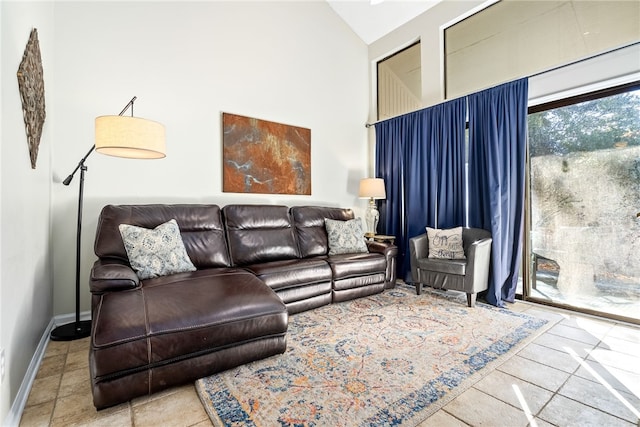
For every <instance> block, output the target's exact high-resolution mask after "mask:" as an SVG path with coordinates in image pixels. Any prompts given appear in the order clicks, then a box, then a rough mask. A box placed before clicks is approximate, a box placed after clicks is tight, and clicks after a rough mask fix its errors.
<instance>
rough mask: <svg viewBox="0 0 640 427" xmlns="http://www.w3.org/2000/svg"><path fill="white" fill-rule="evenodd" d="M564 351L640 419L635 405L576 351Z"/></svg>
mask: <svg viewBox="0 0 640 427" xmlns="http://www.w3.org/2000/svg"><path fill="white" fill-rule="evenodd" d="M564 350H565V351H566V352H567V353H569V354H570V355H571V357H573V358H574V359H575V360H576V361H577V362H578V363H579V364H580V365H581V366H582V367H583V368H584V369H586V370H587V371H588V372H589V373H590V374H591V375H592V376H593V378H595V379H596V380H597V381H598V382H599V383H600V384H602V385H603V386H604V387H605V388H606V389H607V391H609V393H611V394H612V395H613V396H614V397H615V398H616V399H618V400H619V401H620V402H621V403H622V404H623V405H624V406H626V407H627V408H628V409H629V410H630V411H631V412H632V413H633V415H635V416H636V417H638V418H640V412H639V411H638V410H637V409H636V408H634V407H633V405H631V403H629V401H628V400H627V399H625V398H624V396H622V395H621V394H620V393H618V392H617V391H616V390H615V389H614V388H613V387H612V386H611V384H609V382H608V381H606V380H605V379H604V378H602V377H601V376H600V375H599V374H598V373H597V372H596V371H595V370H593V368H591V366H589V365H588V364H587V363H585V362H584V360H582V359H581V358H580V356H578V354H577V353H576V352H575V351H573V349H572V348H570V347H565V348H564ZM592 355H593V353H592ZM634 394H635V393H634ZM636 397H638V395H637V394H636Z"/></svg>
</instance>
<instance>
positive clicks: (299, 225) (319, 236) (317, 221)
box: [291, 206, 364, 258]
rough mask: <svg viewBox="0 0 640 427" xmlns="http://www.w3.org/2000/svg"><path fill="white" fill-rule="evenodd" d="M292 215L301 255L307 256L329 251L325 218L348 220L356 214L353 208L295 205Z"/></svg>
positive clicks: (324, 253) (323, 253)
mask: <svg viewBox="0 0 640 427" xmlns="http://www.w3.org/2000/svg"><path fill="white" fill-rule="evenodd" d="M291 217H292V218H293V223H294V225H295V230H296V237H297V239H298V248H299V249H300V256H301V257H302V258H306V257H310V256H317V255H326V254H327V253H328V252H329V243H328V241H327V230H326V228H325V226H324V219H325V218H329V219H335V220H339V221H347V220H350V219H353V218H354V215H353V211H352V210H351V209H343V208H329V207H322V206H294V207H292V208H291ZM363 237H364V236H363Z"/></svg>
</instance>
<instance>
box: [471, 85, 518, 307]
mask: <svg viewBox="0 0 640 427" xmlns="http://www.w3.org/2000/svg"><path fill="white" fill-rule="evenodd" d="M527 92H528V80H527V79H521V80H517V81H514V82H510V83H507V84H504V85H501V86H498V87H495V88H491V89H488V90H485V91H482V92H478V93H476V94H473V95H469V97H468V102H469V184H468V185H469V226H471V227H479V228H484V229H486V230H490V231H491V234H492V237H493V245H492V248H491V269H490V275H489V289H488V290H487V293H486V296H485V298H486V300H487V302H489V303H490V304H493V305H496V306H498V307H503V306H504V304H503V301H509V302H513V301H514V299H515V292H516V286H517V283H518V272H519V268H520V260H521V256H522V254H521V247H522V245H521V243H522V227H523V218H524V191H525V181H524V180H525V153H526V141H527V96H528V95H527Z"/></svg>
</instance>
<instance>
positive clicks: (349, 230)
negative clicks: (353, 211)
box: [324, 218, 369, 255]
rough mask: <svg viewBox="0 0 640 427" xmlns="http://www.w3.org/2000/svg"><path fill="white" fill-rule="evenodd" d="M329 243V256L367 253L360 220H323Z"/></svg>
mask: <svg viewBox="0 0 640 427" xmlns="http://www.w3.org/2000/svg"><path fill="white" fill-rule="evenodd" d="M324 225H325V227H326V229H327V240H328V241H329V255H337V254H354V253H361V252H369V250H368V249H367V243H366V242H365V240H364V230H363V228H362V220H361V219H360V218H355V219H350V220H348V221H338V220H335V219H329V218H325V219H324Z"/></svg>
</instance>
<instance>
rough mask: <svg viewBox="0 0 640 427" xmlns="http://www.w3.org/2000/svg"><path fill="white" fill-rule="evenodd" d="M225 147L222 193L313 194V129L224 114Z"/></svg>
mask: <svg viewBox="0 0 640 427" xmlns="http://www.w3.org/2000/svg"><path fill="white" fill-rule="evenodd" d="M222 147H223V155H222V157H223V180H222V182H223V184H222V191H224V192H230V193H263V194H299V195H310V194H311V130H310V129H306V128H302V127H297V126H290V125H285V124H281V123H275V122H270V121H266V120H260V119H255V118H251V117H245V116H239V115H236V114H229V113H222Z"/></svg>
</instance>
